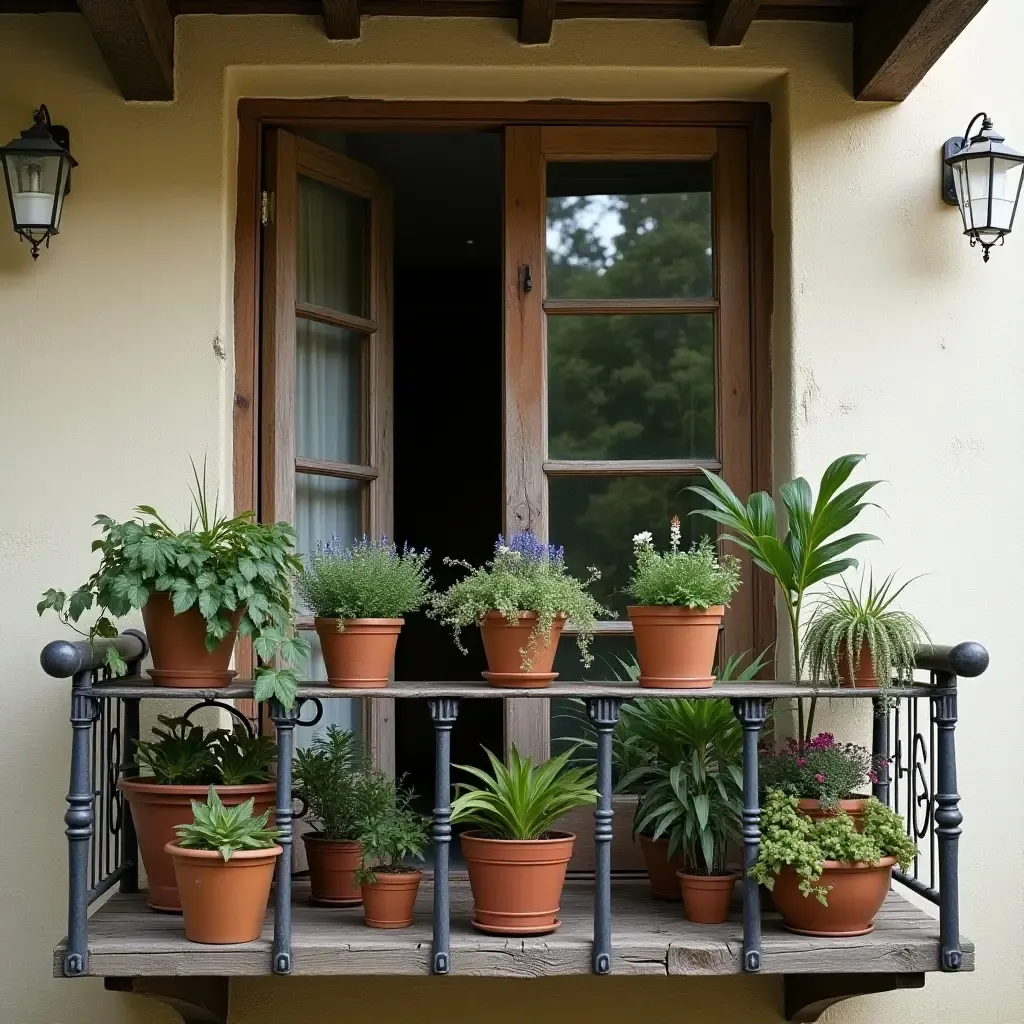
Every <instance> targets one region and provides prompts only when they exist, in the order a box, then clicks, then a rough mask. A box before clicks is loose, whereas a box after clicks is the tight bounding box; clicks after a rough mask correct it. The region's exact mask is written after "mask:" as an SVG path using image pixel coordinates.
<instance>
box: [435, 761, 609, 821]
mask: <svg viewBox="0 0 1024 1024" xmlns="http://www.w3.org/2000/svg"><path fill="white" fill-rule="evenodd" d="M575 750H576V748H575V747H573V748H572V749H570V750H567V751H565V752H564V753H562V754H559V755H558V757H553V758H551V759H550V760H549V761H545V762H544V763H543V764H541V765H534V763H533V760H532V759H531V758H529V757H522V756H520V754H519V751H518V750H516V748H515V746H514V745H513V747H512V751H511V753H510V754H509V763H508V767H507V768H506V767H505V765H503V764H502V763H501V761H499V760H498V758H497V757H495V756H494V754H492V753H491V752H490V751H489V750H487V749H486V747H485V748H484V753H485V754H487V758H488V760H489V761H490V763H491V773H490V774H488V773H487V772H485V771H484V770H483V769H481V768H476V767H474V766H472V765H456V767H457V768H459V769H460V770H462V771H464V772H468V773H469V774H470V775H473V776H474V777H475V778H477V779H479V781H480V783H481V785H480V786H473V785H470V784H468V783H463V784H460V785H459V786H458V787H456V791H457V793H458V795H457V797H456V799H455V801H454V803H453V804H452V823H453V824H468V825H475V826H476V827H477V828H479V829H480V830H481V831H482V832H483V833H484V835H485V836H487V838H489V839H541V838H543V837H544V835H545V833H547V832H549V831H550V830H551V828H552V827H553V826H554V825H555V823H556V822H558V821H559V819H561V818H562V817H563V816H564V815H565V814H567V813H568V812H569V811H571V810H573V809H574V808H576V807H585V806H587V805H592V804H595V803H596V802H597V795H598V794H597V790H596V789H595V788H594V786H595V784H596V782H597V774H596V772H595V771H594V769H593V768H592V767H589V766H579V767H570V765H569V761H570V759H571V758H572V755H573V754H574V753H575Z"/></svg>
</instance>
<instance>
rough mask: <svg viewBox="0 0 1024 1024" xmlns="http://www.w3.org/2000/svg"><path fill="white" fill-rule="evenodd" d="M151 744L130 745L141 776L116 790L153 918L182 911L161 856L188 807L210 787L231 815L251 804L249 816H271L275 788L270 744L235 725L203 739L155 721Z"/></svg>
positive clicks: (198, 731) (181, 725) (170, 869)
mask: <svg viewBox="0 0 1024 1024" xmlns="http://www.w3.org/2000/svg"><path fill="white" fill-rule="evenodd" d="M157 721H158V723H159V724H158V725H157V726H155V727H154V728H153V731H152V739H148V740H137V741H136V744H135V762H136V764H137V765H138V766H139V767H140V768H141V769H143V771H145V772H146V773H147V774H144V775H140V776H126V777H124V778H122V779H121V780H120V782H119V783H118V785H119V786H120V788H121V791H122V792H123V793H124V795H125V797H126V799H127V800H128V803H129V804H130V805H131V809H132V821H133V822H134V823H135V832H136V835H137V837H138V842H139V850H140V851H141V854H142V863H143V864H144V865H145V868H146V876H147V878H148V879H149V894H148V903H149V906H150V907H152V908H153V909H154V910H166V911H172V912H177V911H180V910H181V902H180V897H179V893H178V887H177V885H176V883H175V879H174V865H173V864H172V863H171V859H170V857H169V856H168V855H167V853H166V852H165V848H166V846H167V844H168V843H169V842H171V841H172V840H173V839H174V829H175V826H177V825H180V824H182V822H186V821H188V820H189V815H190V810H189V808H190V806H191V804H192V802H193V801H194V800H201V799H202V798H203V796H204V795H205V794H206V793H207V790H208V787H210V786H213V787H214V789H215V791H216V792H217V798H218V799H219V800H221V801H222V802H223V803H224V804H225V805H226V806H228V807H233V806H236V805H238V804H242V803H245V802H246V801H247V800H249V801H251V802H252V803H253V806H254V808H255V813H256V814H262V813H263V812H264V811H266V812H267V813H268V814H272V812H273V807H274V799H275V793H276V785H275V783H274V782H273V781H272V780H271V778H270V766H271V764H273V762H274V760H275V758H276V757H277V747H276V746H275V744H274V741H273V740H272V739H270V738H269V737H266V736H255V737H254V736H250V735H249V733H248V732H247V731H246V729H245V727H244V726H242V725H241V724H239V725H236V726H235V728H234V729H233V730H232V731H231V732H228V731H227V730H226V729H214V730H212V731H210V732H207V731H206V730H205V729H204V728H203V727H202V726H201V725H195V724H193V723H192V722H191V721H189V720H188V719H187V718H170V717H168V716H167V715H159V716H158V718H157Z"/></svg>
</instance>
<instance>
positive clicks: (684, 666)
mask: <svg viewBox="0 0 1024 1024" xmlns="http://www.w3.org/2000/svg"><path fill="white" fill-rule="evenodd" d="M626 611H627V612H628V613H629V619H630V622H632V623H633V638H634V640H635V641H636V657H637V662H638V663H639V665H640V677H639V679H638V680H637V682H638V683H639V684H640V685H641V686H645V687H651V688H655V689H662V688H664V689H686V690H694V689H706V688H707V687H709V686H711V685H712V683H714V681H715V676H714V672H713V669H714V664H715V647H716V646H717V644H718V629H719V626H721V624H722V618H723V617H724V616H725V607H724V605H714V606H712V607H711V608H708V609H707V611H703V610H702V609H700V608H679V607H676V606H674V605H664V606H663V605H630V606H629V607H628V608H627V609H626Z"/></svg>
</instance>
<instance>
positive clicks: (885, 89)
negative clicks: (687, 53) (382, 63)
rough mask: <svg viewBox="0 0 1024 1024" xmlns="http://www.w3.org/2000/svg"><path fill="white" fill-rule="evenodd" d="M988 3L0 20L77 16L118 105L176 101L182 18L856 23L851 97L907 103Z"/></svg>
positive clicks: (309, 9)
mask: <svg viewBox="0 0 1024 1024" xmlns="http://www.w3.org/2000/svg"><path fill="white" fill-rule="evenodd" d="M987 2H988V0H77V2H76V0H0V14H20V13H36V14H38V13H48V12H65V13H66V12H75V11H81V13H82V15H83V16H84V17H85V19H86V20H87V21H88V23H89V26H90V28H91V29H92V32H93V35H94V36H95V38H96V42H97V45H98V46H99V48H100V51H101V52H102V54H103V56H104V59H105V60H106V62H107V66H108V67H109V68H110V71H111V74H112V75H113V77H114V80H115V82H116V83H117V85H118V87H119V88H120V90H121V92H122V94H123V95H124V97H125V99H129V100H170V99H173V98H174V19H175V18H176V17H179V16H181V15H186V14H217V15H223V16H237V15H246V14H303V15H312V16H320V17H322V19H323V25H324V32H325V34H326V35H327V36H328V37H329V38H331V39H357V38H358V37H359V32H360V24H361V19H362V17H363V16H364V15H366V16H370V17H372V16H374V15H389V16H393V17H402V16H416V17H441V18H444V17H449V18H451V17H463V18H465V17H479V18H502V19H508V20H513V19H514V20H516V21H517V23H518V39H519V42H520V43H521V44H522V45H524V46H531V45H545V44H547V43H549V42H550V40H551V32H552V27H553V24H554V22H555V20H556V19H567V18H662V19H674V18H678V19H683V20H687V21H701V22H704V23H705V24H706V26H707V35H708V45H710V46H740V45H742V43H743V39H744V36H745V35H746V32H747V30H748V29H749V28H750V25H751V23H752V22H753V21H754V20H755V19H759V20H764V21H768V20H785V21H838V22H847V23H850V24H852V25H853V54H852V61H853V76H852V77H853V92H854V96H855V97H856V98H857V99H859V100H883V101H891V102H892V101H895V102H898V101H900V100H903V99H906V97H907V96H908V95H909V94H910V92H911V91H912V90H913V89H914V87H915V86H916V85H917V84H918V83H919V82H920V81H921V79H922V78H924V76H925V75H926V74H927V73H928V70H929V69H930V68H931V66H932V65H933V64H934V63H935V62H936V61H937V60H938V59H939V57H940V56H941V55H942V54H943V53H944V52H945V51H946V50H947V49H948V48H949V46H950V45H951V44H952V43H953V41H954V40H955V39H956V38H957V36H959V35H960V33H961V32H962V31H963V30H964V28H966V26H967V25H968V24H969V23H970V21H971V20H972V19H973V18H974V16H975V15H976V14H977V13H978V12H979V11H980V10H981V9H982V7H984V6H985V4H986V3H987Z"/></svg>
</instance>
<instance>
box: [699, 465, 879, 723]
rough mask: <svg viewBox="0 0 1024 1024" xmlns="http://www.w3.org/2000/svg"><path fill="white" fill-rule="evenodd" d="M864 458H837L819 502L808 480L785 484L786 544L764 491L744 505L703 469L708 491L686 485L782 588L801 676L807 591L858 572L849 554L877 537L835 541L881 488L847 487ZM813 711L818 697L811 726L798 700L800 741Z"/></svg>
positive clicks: (869, 485) (866, 485)
mask: <svg viewBox="0 0 1024 1024" xmlns="http://www.w3.org/2000/svg"><path fill="white" fill-rule="evenodd" d="M864 458H865V456H863V455H842V456H840V457H839V458H838V459H836V460H835V462H833V463H832V464H831V465H830V466H829V467H828V468H827V469H826V470H825V472H824V474H823V475H822V477H821V483H820V484H819V485H818V497H817V499H815V497H814V495H813V493H812V491H811V485H810V484H809V483H808V482H807V481H806V480H805V479H804V478H803V477H797V479H795V480H790V481H789V483H787V484H783V485H782V487H781V488H780V491H779V494H780V497H781V498H782V504H783V505H784V506H785V509H786V514H787V517H788V520H789V527H788V531H787V533H786V536H785V537H784V538H783V539H782V540H780V539H779V536H778V526H777V522H776V514H775V502H774V500H773V499H772V496H771V495H770V494H768V493H767V492H766V491H758V492H756V493H755V494H752V495H751V496H750V498H749V499H748V500H747V503H746V504H745V505H744V504H743V502H742V501H740V500H739V498H737V497H736V495H735V494H733V492H732V490H731V489H730V488H729V485H728V484H726V483H725V481H724V480H722V479H721V478H720V477H718V476H715V474H714V473H709V472H708V471H707V470H704V471H703V472H704V476H705V478H706V480H707V483H708V486H707V487H690V488H688V490H691V491H693V492H694V493H695V494H698V495H700V497H702V498H703V499H704V500H705V501H706V502H707V503H708V504H709V505H710V506H711V507H710V508H701V509H696V510H694V512H692V513H691V515H702V516H706V517H707V518H708V519H712V520H714V521H715V522H717V523H721V524H722V525H723V526H725V527H726V529H727V530H729V531H730V532H728V533H726V534H725V539H726V540H730V541H732V542H733V543H734V544H738V545H739V546H740V547H741V548H743V549H744V550H745V551H748V552H749V553H750V557H751V558H752V559H753V562H754V564H755V565H756V566H758V568H760V569H762V570H764V571H765V572H767V573H768V574H769V575H771V576H773V577H774V578H775V580H776V581H777V582H778V584H779V586H780V587H781V588H782V592H783V593H784V594H785V596H786V610H787V612H788V613H789V624H790V632H791V636H792V641H793V666H794V669H795V671H796V672H797V673H799V672H800V669H801V668H802V666H803V659H802V655H801V651H800V617H801V613H802V610H803V604H804V600H805V598H806V595H807V591H808V590H809V588H811V587H813V586H814V585H815V584H817V583H820V582H822V581H823V580H826V579H829V578H831V577H833V576H839V575H840V574H842V573H844V572H845V571H846V570H847V569H850V568H856V567H857V560H856V559H855V558H849V557H846V552H848V551H849V550H851V549H852V548H854V547H856V546H857V545H858V544H862V543H864V542H865V541H869V540H877V539H878V538H877V537H875V536H874V534H870V533H849V534H845V535H843V536H837V534H839V533H841V531H843V530H845V529H846V528H847V527H848V526H850V525H851V524H852V523H853V521H854V520H855V519H856V518H857V517H858V516H859V515H860V514H861V512H863V511H864V509H865V508H867V507H868V506H869V504H871V503H870V502H865V501H863V498H864V496H865V495H866V494H867V493H868V491H870V490H871V489H872V488H873V487H874V486H876V485H877V484H878V483H879V481H878V480H867V481H864V482H862V483H857V484H851V485H850V486H849V487H846V488H845V490H844V489H843V485H844V484H845V483H846V481H847V480H848V479H849V478H850V474H851V473H852V472H853V471H854V469H856V468H857V466H858V465H859V464H860V463H861V462H863V461H864ZM815 706H816V699H815V698H812V699H811V702H810V710H809V712H808V715H807V721H806V727H805V723H804V708H803V702H802V701H798V702H797V711H798V715H799V732H800V737H801V740H802V742H806V741H807V740H809V739H810V737H811V735H812V734H813V729H814V710H815Z"/></svg>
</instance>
